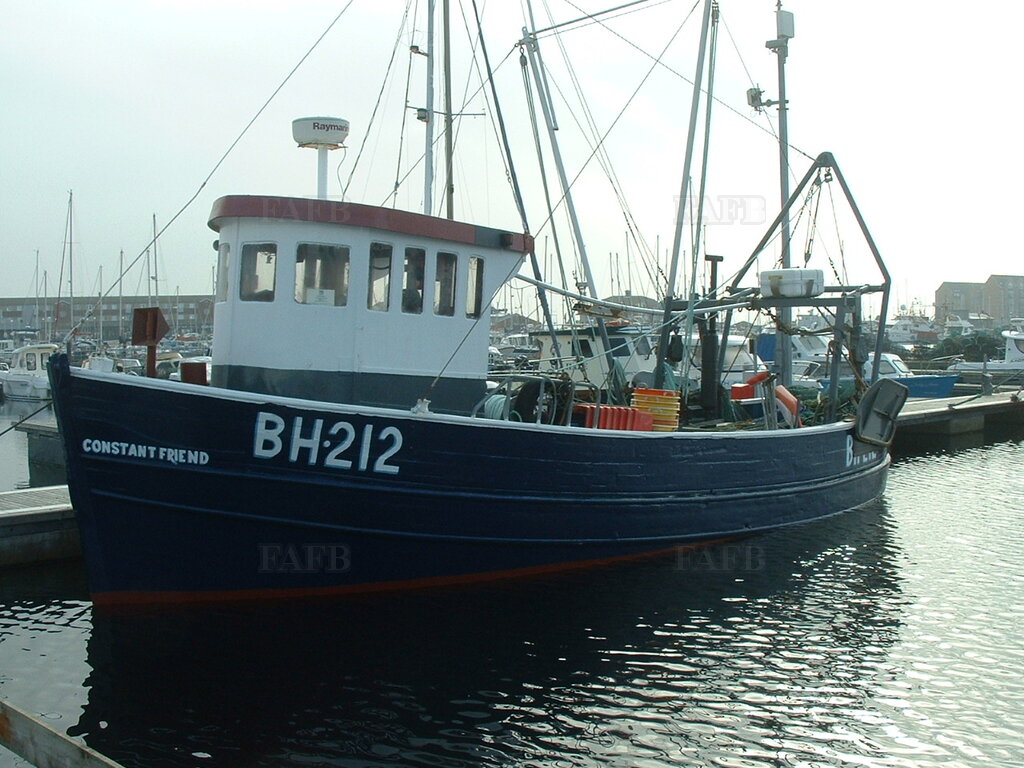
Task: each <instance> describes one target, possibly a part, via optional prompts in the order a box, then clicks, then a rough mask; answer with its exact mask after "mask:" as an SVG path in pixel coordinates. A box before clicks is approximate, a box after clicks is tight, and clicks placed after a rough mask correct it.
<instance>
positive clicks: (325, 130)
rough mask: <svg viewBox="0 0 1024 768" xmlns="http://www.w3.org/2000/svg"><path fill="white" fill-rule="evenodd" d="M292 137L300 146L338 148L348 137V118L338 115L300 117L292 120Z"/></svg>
mask: <svg viewBox="0 0 1024 768" xmlns="http://www.w3.org/2000/svg"><path fill="white" fill-rule="evenodd" d="M292 138H293V139H295V143H296V144H298V145H299V146H300V147H315V148H317V149H319V148H320V147H324V148H326V149H338V148H339V147H342V146H344V145H345V139H346V138H348V120H342V119H341V118H338V117H300V118H299V119H298V120H292Z"/></svg>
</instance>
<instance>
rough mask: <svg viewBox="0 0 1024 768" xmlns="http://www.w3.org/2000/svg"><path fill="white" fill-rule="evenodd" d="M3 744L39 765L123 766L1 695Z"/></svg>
mask: <svg viewBox="0 0 1024 768" xmlns="http://www.w3.org/2000/svg"><path fill="white" fill-rule="evenodd" d="M0 744H2V745H3V746H4V747H6V748H7V749H9V750H10V751H11V752H13V753H14V754H16V755H18V756H19V757H21V758H23V759H25V760H27V761H28V762H30V763H31V764H32V765H34V766H35V767H36V768H123V766H122V765H121V764H120V763H115V762H114V761H113V760H111V759H110V758H109V757H104V756H103V755H101V754H100V753H99V752H97V751H96V750H95V749H92V748H90V747H87V746H85V744H82V743H80V742H78V741H75V740H74V739H73V738H71V737H70V736H68V735H67V734H65V733H61V732H60V731H58V730H56V729H54V728H51V727H50V726H48V725H47V724H46V723H44V722H42V721H41V720H39V719H37V718H35V717H33V716H32V715H30V714H28V713H27V712H25V711H24V710H21V709H19V708H18V707H16V706H14V705H13V704H11V703H10V702H9V701H5V700H4V699H0Z"/></svg>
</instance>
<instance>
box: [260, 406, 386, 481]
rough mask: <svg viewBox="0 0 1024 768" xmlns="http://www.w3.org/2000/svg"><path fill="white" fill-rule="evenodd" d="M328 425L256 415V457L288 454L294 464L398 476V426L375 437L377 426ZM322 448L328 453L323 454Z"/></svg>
mask: <svg viewBox="0 0 1024 768" xmlns="http://www.w3.org/2000/svg"><path fill="white" fill-rule="evenodd" d="M324 423H325V422H324V420H323V419H311V420H309V421H308V423H305V422H304V420H303V418H302V417H301V416H295V417H293V418H292V423H291V426H290V427H289V426H288V424H287V423H286V421H285V419H284V417H282V416H278V415H277V414H276V413H268V412H266V411H260V412H259V413H257V414H256V426H255V430H254V432H253V443H252V455H253V457H254V458H257V459H273V458H274V457H275V456H278V455H280V454H281V452H282V451H286V455H287V456H288V461H290V462H292V463H293V464H294V463H298V462H299V461H300V460H301V461H302V462H304V463H305V464H308V465H309V466H314V465H320V466H323V467H327V468H329V469H347V470H351V469H355V470H358V471H359V472H378V473H381V474H385V475H397V474H398V470H399V467H398V465H397V464H392V463H390V461H391V459H393V458H394V457H395V456H396V455H397V454H398V452H399V451H400V450H401V448H402V431H401V430H400V429H399V428H398V427H395V426H390V425H389V426H386V427H384V428H383V429H381V430H380V432H378V433H377V434H376V435H374V426H373V424H366V425H364V426H363V428H362V429H361V430H358V429H356V427H355V426H353V425H352V424H351V423H350V422H347V421H336V422H334V423H333V424H331V426H330V427H327V428H325V427H324ZM325 436H329V437H325ZM321 449H324V451H325V453H323V454H321ZM371 460H372V463H371Z"/></svg>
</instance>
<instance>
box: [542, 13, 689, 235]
mask: <svg viewBox="0 0 1024 768" xmlns="http://www.w3.org/2000/svg"><path fill="white" fill-rule="evenodd" d="M696 7H697V6H696V4H695V5H694V7H693V9H696ZM693 9H691V14H689V15H687V17H686V18H685V19H684V20H683V22H682V24H680V25H679V27H678V28H676V30H675V32H674V33H673V34H672V36H671V38H669V40H668V42H667V43H666V44H665V46H664V48H663V49H662V52H661V54H660V56H659V57H658V58H657V59H655V62H654V64H652V65H651V67H650V68H649V69H648V70H647V72H646V73H645V74H644V76H643V78H641V80H640V82H639V84H638V85H637V87H636V88H635V89H634V90H633V92H632V93H631V94H630V96H629V98H628V99H626V102H625V103H624V104H623V106H622V108H621V109H620V110H619V112H618V114H616V116H615V118H614V119H613V120H612V121H611V123H610V124H609V125H608V128H607V129H606V130H605V132H604V133H603V134H602V135H601V136H600V137H599V138H598V141H597V144H596V146H594V145H591V152H590V154H589V155H588V156H587V157H586V159H585V160H584V161H583V163H582V165H581V166H580V169H579V171H577V173H576V175H575V176H574V177H573V178H572V180H571V181H570V182H569V184H568V190H572V188H573V187H574V186H575V184H576V182H577V181H579V179H580V177H581V176H582V175H583V172H584V171H585V170H586V168H587V166H588V165H589V164H590V161H591V160H592V159H594V157H595V155H597V153H598V152H599V151H600V150H601V149H602V147H603V145H604V142H605V141H606V140H607V138H608V136H609V135H610V134H611V132H612V130H613V129H614V128H615V126H616V125H617V124H618V122H619V120H620V119H621V118H622V116H623V114H625V112H626V110H627V109H628V108H629V106H630V104H632V102H633V100H634V99H635V98H636V97H637V95H638V94H639V92H640V90H641V88H643V86H644V85H645V84H646V82H647V80H648V79H649V78H650V76H651V75H652V74H653V73H654V70H655V68H656V67H657V65H658V63H659V62H660V57H661V56H664V55H665V53H666V52H667V51H668V49H669V47H670V46H671V45H672V43H673V42H674V41H675V39H676V37H677V36H678V35H679V33H680V32H681V31H682V28H683V26H685V24H686V22H687V21H688V20H689V19H690V15H692V11H693ZM555 90H557V91H558V94H559V96H561V97H562V100H563V102H564V103H566V105H567V106H568V102H567V100H566V98H565V95H564V94H563V93H562V91H561V90H560V89H559V88H558V84H557V83H555ZM570 114H571V115H572V116H573V119H574V120H576V116H575V114H573V112H572V110H571V109H570ZM577 125H578V126H579V121H578V120H577ZM580 130H581V131H582V130H583V128H582V126H580ZM587 143H588V144H590V142H589V140H588V142H587ZM567 194H568V191H566V192H565V193H563V194H562V197H561V198H560V199H559V200H558V201H557V202H556V204H555V209H558V208H560V207H561V205H562V203H563V202H565V198H566V195H567ZM555 209H553V210H552V212H551V213H549V214H548V218H547V219H545V220H544V222H543V223H542V224H541V228H542V229H543V227H544V226H545V225H546V223H547V221H548V220H549V219H550V218H551V216H552V215H553V214H554V210H555Z"/></svg>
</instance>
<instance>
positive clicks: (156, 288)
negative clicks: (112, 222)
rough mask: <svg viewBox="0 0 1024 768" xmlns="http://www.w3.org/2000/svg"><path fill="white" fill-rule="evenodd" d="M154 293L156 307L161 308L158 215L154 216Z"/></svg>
mask: <svg viewBox="0 0 1024 768" xmlns="http://www.w3.org/2000/svg"><path fill="white" fill-rule="evenodd" d="M152 280H153V292H154V294H155V296H156V304H155V305H154V306H156V307H157V308H158V309H159V307H160V259H159V258H157V252H156V214H155V213H154V214H153V277H152Z"/></svg>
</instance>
